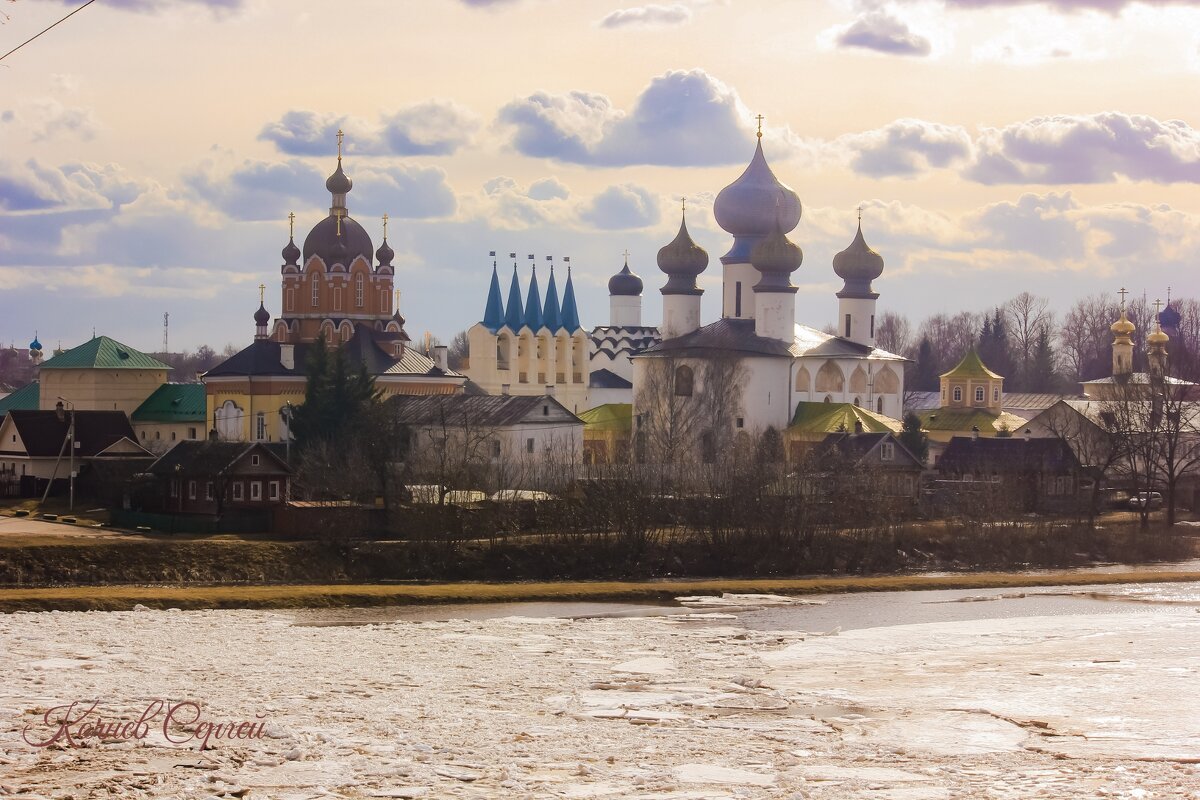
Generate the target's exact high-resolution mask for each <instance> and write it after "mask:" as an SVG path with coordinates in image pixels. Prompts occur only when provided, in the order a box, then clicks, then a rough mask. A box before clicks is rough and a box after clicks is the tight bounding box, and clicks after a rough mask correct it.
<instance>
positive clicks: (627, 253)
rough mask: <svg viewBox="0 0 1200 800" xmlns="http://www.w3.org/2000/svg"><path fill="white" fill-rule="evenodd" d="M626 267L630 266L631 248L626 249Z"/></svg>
mask: <svg viewBox="0 0 1200 800" xmlns="http://www.w3.org/2000/svg"><path fill="white" fill-rule="evenodd" d="M625 266H627V267H628V266H629V248H626V249H625Z"/></svg>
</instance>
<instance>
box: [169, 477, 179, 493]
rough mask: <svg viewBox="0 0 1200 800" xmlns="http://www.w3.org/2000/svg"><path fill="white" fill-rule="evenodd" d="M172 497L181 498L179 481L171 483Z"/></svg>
mask: <svg viewBox="0 0 1200 800" xmlns="http://www.w3.org/2000/svg"><path fill="white" fill-rule="evenodd" d="M171 497H179V481H177V480H172V481H171Z"/></svg>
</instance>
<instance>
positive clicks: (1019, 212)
mask: <svg viewBox="0 0 1200 800" xmlns="http://www.w3.org/2000/svg"><path fill="white" fill-rule="evenodd" d="M80 4H81V3H80V2H67V3H64V2H61V0H16V1H15V2H13V0H0V21H2V22H3V24H0V52H4V51H7V50H9V49H10V48H12V47H14V46H16V45H17V44H19V43H20V42H21V41H24V40H25V39H27V38H28V37H29V36H32V35H33V34H35V33H37V32H38V31H40V30H41V29H42V28H44V27H46V26H47V25H49V24H50V23H52V22H53V21H54V20H56V19H58V18H60V17H62V16H63V15H64V14H66V13H67V12H69V11H70V10H71V9H72V8H75V7H76V6H78V5H80ZM1197 98H1200V0H1155V1H1154V2H1130V1H1128V0H1044V2H1021V1H1020V0H890V1H885V0H679V1H678V2H671V0H662V2H657V3H649V4H644V5H636V4H632V0H353V1H352V2H350V1H347V2H337V3H329V2H323V3H321V2H309V1H308V0H287V2H283V0H98V1H97V2H95V3H93V4H92V5H91V6H89V7H88V8H86V9H84V10H82V11H81V12H79V13H78V14H76V15H75V16H73V17H72V18H71V19H69V20H67V21H66V22H64V23H63V24H62V25H60V26H58V27H57V28H55V29H54V30H52V31H50V32H49V33H47V34H46V35H44V36H42V37H41V38H39V39H38V40H36V41H35V42H33V43H32V44H30V45H28V46H26V47H24V48H23V49H21V50H19V51H17V52H16V53H13V54H12V55H10V56H8V57H7V58H5V59H3V61H0V342H3V343H4V344H6V345H7V344H9V343H10V342H13V343H16V344H17V345H18V346H22V345H24V344H25V343H27V342H28V341H29V340H30V339H31V338H32V337H33V334H34V333H35V331H36V332H37V334H38V336H39V337H40V339H41V341H42V342H43V344H46V345H47V346H49V347H53V346H55V345H57V344H58V343H61V344H62V345H63V346H72V345H74V344H78V343H79V342H81V341H83V340H85V339H87V338H88V337H90V336H91V334H92V331H93V329H94V330H95V331H96V332H97V333H100V334H107V335H109V336H112V337H114V338H117V339H119V340H121V341H123V342H126V343H127V344H129V345H132V346H134V347H137V348H139V349H143V350H147V351H152V352H154V351H158V350H160V349H161V347H162V345H161V342H162V315H163V313H164V312H169V313H170V315H171V316H170V319H171V324H170V337H171V340H170V346H171V349H172V350H179V349H184V348H187V349H193V348H195V347H197V346H199V345H201V344H209V345H211V346H214V347H216V348H217V349H220V348H222V347H224V346H225V345H226V344H229V343H233V344H235V345H237V346H239V347H240V346H243V345H245V344H246V343H248V342H249V341H250V340H251V339H252V337H253V331H254V327H253V321H252V319H251V315H252V313H253V312H254V310H255V309H256V308H257V306H258V286H259V284H265V285H266V287H267V290H266V304H267V308H268V310H270V311H272V312H277V311H278V310H279V305H280V290H279V265H280V264H281V263H282V259H281V258H280V255H279V253H280V250H281V249H282V248H283V246H284V245H285V244H286V243H287V236H288V222H287V215H288V212H289V211H294V212H295V213H296V215H297V220H296V238H297V242H298V243H300V242H302V241H303V238H304V236H305V235H306V234H307V232H308V230H309V228H311V227H312V226H313V225H315V224H316V223H317V222H318V221H319V220H320V219H321V218H322V217H323V216H324V215H325V214H326V213H328V207H329V204H330V198H329V195H328V193H327V192H326V190H325V187H324V181H325V178H326V177H327V176H328V175H329V173H330V172H332V170H333V168H334V166H335V156H336V140H335V132H336V131H337V130H338V128H339V127H340V128H342V129H344V130H345V131H346V142H345V159H344V165H345V169H346V172H347V173H348V174H349V175H350V176H351V178H352V179H353V180H354V189H353V191H352V192H351V193H350V195H349V197H348V201H347V204H348V206H349V210H350V215H351V216H353V217H354V218H355V219H357V220H359V221H360V222H361V223H362V224H363V225H364V226H365V227H366V229H367V230H368V231H369V232H370V233H371V235H372V238H373V240H374V243H375V244H376V245H378V243H379V241H380V238H381V229H382V222H381V220H380V218H381V216H382V215H383V214H384V213H387V214H388V215H389V217H390V223H389V228H388V233H389V237H388V238H389V244H391V246H392V247H393V249H394V250H395V251H396V254H397V256H396V260H395V263H396V266H397V273H396V285H397V288H399V289H400V290H401V291H402V299H401V311H402V313H403V314H404V316H405V317H406V318H407V320H408V324H407V329H408V332H409V334H410V335H411V336H412V337H413V338H414V339H417V338H418V337H420V336H423V334H424V333H425V332H426V331H429V332H432V333H433V334H434V335H435V336H438V337H440V338H442V339H443V340H446V339H449V338H450V337H451V336H452V335H453V334H454V333H455V332H456V331H459V330H462V329H464V328H467V327H468V326H470V325H471V324H473V323H475V322H477V321H479V319H480V318H481V317H482V315H483V310H484V305H485V301H486V294H487V288H488V284H489V280H490V276H491V268H492V259H491V258H489V256H488V253H489V251H497V252H498V253H499V254H500V256H501V258H500V269H501V277H502V282H503V284H504V285H505V286H507V280H508V276H509V275H510V274H511V270H512V264H511V261H510V260H509V259H508V258H507V255H508V253H510V252H514V251H515V252H517V253H518V254H519V256H520V262H521V263H520V271H521V276H522V283H524V281H525V280H526V279H527V277H528V268H527V264H528V261H527V260H526V258H525V257H526V255H528V254H531V253H532V254H535V255H536V257H537V259H536V260H537V263H538V265H539V268H540V269H539V274H540V277H541V279H542V281H543V286H544V280H545V266H546V264H545V258H546V256H548V255H550V256H554V260H555V262H557V263H558V264H559V269H561V267H562V258H563V257H570V259H571V264H572V266H573V270H574V279H575V282H576V291H577V294H578V299H579V306H580V315H581V318H582V321H583V323H584V325H585V327H591V326H593V325H597V324H605V323H607V318H608V295H607V289H606V285H605V284H606V282H607V280H608V278H609V276H611V275H612V274H613V273H614V272H616V271H617V270H619V269H620V267H621V265H622V261H623V255H622V254H623V253H624V252H625V251H626V250H628V251H629V254H630V255H629V262H630V266H631V268H632V269H633V270H634V272H636V273H637V274H639V275H641V276H642V277H643V279H644V280H645V283H646V291H645V294H644V309H645V310H644V319H645V321H646V323H647V324H657V323H658V322H659V321H660V320H661V308H662V304H661V296H660V295H659V293H658V289H659V288H660V287H661V286H662V284H663V283H664V282H665V277H664V276H663V275H662V274H661V273H660V272H659V271H658V269H657V266H656V261H655V256H656V254H657V251H658V249H659V248H660V247H662V246H663V245H665V244H666V243H667V242H669V241H670V240H671V239H672V238H673V237H674V235H675V231H676V230H677V228H678V225H679V216H680V205H681V204H680V199H681V198H686V199H687V214H688V226H689V229H690V230H691V232H692V234H693V237H694V238H695V239H696V241H697V242H698V243H699V244H700V245H701V246H703V247H704V248H705V249H707V251H708V253H709V255H710V259H711V260H710V265H709V267H708V270H707V271H706V272H705V273H704V275H702V276H701V280H700V284H701V286H702V287H703V288H705V289H706V290H707V291H706V293H705V295H704V299H703V315H704V319H705V320H706V321H711V320H713V319H715V318H716V317H717V316H718V315H719V313H720V308H719V306H720V297H719V295H720V292H719V286H720V263H719V261H718V259H719V257H720V256H721V255H722V254H723V253H725V251H726V250H727V249H728V248H729V246H730V244H731V237H730V236H729V235H728V234H726V233H725V232H724V231H722V230H720V229H719V228H718V227H717V226H716V224H715V223H714V222H713V220H712V215H711V206H712V201H713V199H714V198H715V197H716V194H717V193H718V192H719V191H720V190H721V188H723V187H724V186H725V185H727V184H729V183H730V182H732V181H733V180H735V179H736V178H737V177H738V175H739V174H740V173H741V171H742V170H743V169H744V167H745V165H746V164H747V163H748V162H749V160H750V158H751V156H752V154H753V151H754V144H755V127H756V121H755V117H756V116H757V115H760V114H761V115H762V116H763V118H764V120H763V133H764V138H763V144H764V150H765V152H766V155H767V158H768V160H769V161H770V163H771V165H772V168H773V169H774V171H775V174H776V175H777V176H778V177H779V179H780V180H781V181H783V182H784V183H786V184H788V185H789V186H791V187H792V188H793V189H795V190H796V192H797V193H798V194H799V196H800V198H801V201H802V203H803V208H804V213H803V218H802V220H801V222H800V225H799V226H798V227H797V228H796V230H795V231H793V232H792V234H791V238H792V239H793V241H795V242H796V243H797V244H799V245H800V246H801V247H802V248H803V250H804V253H805V256H804V264H803V266H802V267H801V268H800V270H798V271H797V272H796V273H795V275H794V276H793V281H794V282H795V283H796V284H797V285H798V286H799V287H800V291H799V293H798V295H797V303H796V308H797V319H798V321H800V322H804V323H807V324H810V325H813V326H815V327H822V326H824V325H826V324H828V323H830V322H832V321H833V320H834V318H835V315H836V308H837V301H836V298H835V297H834V292H835V291H836V290H837V289H838V288H839V287H840V281H838V280H837V278H836V276H835V275H834V274H833V270H832V266H831V261H832V258H833V256H834V254H836V253H837V252H838V251H839V250H841V249H843V248H844V247H846V246H847V245H848V244H849V243H850V241H851V239H852V238H853V234H854V229H855V224H856V223H855V218H856V214H857V212H856V208H858V207H859V206H860V205H861V206H862V208H863V211H862V213H863V230H864V233H865V235H866V238H867V241H868V242H869V243H870V244H871V245H872V246H873V247H874V248H875V249H876V250H878V251H879V252H880V253H881V254H882V255H883V257H884V260H885V262H886V268H885V271H884V273H883V276H882V277H881V278H880V279H879V280H877V281H876V282H875V289H876V290H877V291H878V292H879V293H880V300H879V308H880V310H881V311H887V310H890V311H896V312H899V313H902V314H905V315H907V316H908V317H909V318H910V319H912V320H914V321H918V320H920V319H921V318H923V317H925V316H928V315H930V314H934V313H938V312H957V311H961V310H971V311H978V310H984V309H987V308H990V307H992V306H994V305H995V304H997V303H999V302H1002V301H1004V300H1005V299H1007V298H1008V297H1011V296H1013V295H1015V294H1017V293H1019V292H1021V291H1031V292H1034V293H1036V294H1040V295H1044V296H1046V297H1049V298H1050V299H1051V301H1052V307H1053V308H1055V309H1057V310H1059V311H1061V312H1065V311H1066V310H1067V309H1068V308H1069V307H1070V305H1071V304H1072V303H1073V302H1074V301H1075V300H1076V299H1078V298H1079V297H1082V296H1084V295H1087V294H1092V293H1096V292H1115V291H1116V290H1117V289H1119V288H1120V287H1121V286H1127V287H1128V288H1129V289H1130V290H1131V291H1133V292H1134V293H1135V294H1143V293H1144V294H1146V295H1147V296H1148V297H1150V298H1151V299H1152V300H1153V299H1154V298H1155V297H1165V295H1166V292H1167V287H1168V286H1170V287H1172V291H1173V294H1175V295H1176V296H1180V295H1188V296H1196V295H1200V278H1198V277H1197V267H1198V265H1200V128H1198V127H1197V126H1200V104H1197V102H1196V99H1197ZM561 279H562V278H561V276H560V279H559V280H560V286H561Z"/></svg>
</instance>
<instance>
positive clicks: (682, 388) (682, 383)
mask: <svg viewBox="0 0 1200 800" xmlns="http://www.w3.org/2000/svg"><path fill="white" fill-rule="evenodd" d="M694 383H695V375H694V373H693V372H692V368H691V367H689V366H686V365H685V366H680V367H676V368H675V396H676V397H691V396H692V389H693V384H694Z"/></svg>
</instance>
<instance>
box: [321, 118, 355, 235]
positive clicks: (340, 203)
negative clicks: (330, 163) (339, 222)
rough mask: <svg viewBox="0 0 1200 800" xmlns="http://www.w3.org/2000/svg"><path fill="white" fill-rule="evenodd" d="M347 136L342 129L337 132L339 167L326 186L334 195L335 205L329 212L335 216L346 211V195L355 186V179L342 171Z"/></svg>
mask: <svg viewBox="0 0 1200 800" xmlns="http://www.w3.org/2000/svg"><path fill="white" fill-rule="evenodd" d="M343 136H345V134H344V133H342V131H341V129H340V128H339V129H338V132H337V153H338V156H337V169H335V170H334V171H333V174H332V175H330V176H329V179H328V180H327V181H325V188H326V189H328V190H329V193H330V194H332V195H333V206H332V207H331V208H330V209H329V213H330V214H333V215H335V216H341V215H342V214H345V213H346V195H347V194H349V193H350V190H351V189H352V188H354V181H352V180H350V176H348V175H347V174H346V173H345V172H342V137H343Z"/></svg>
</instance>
